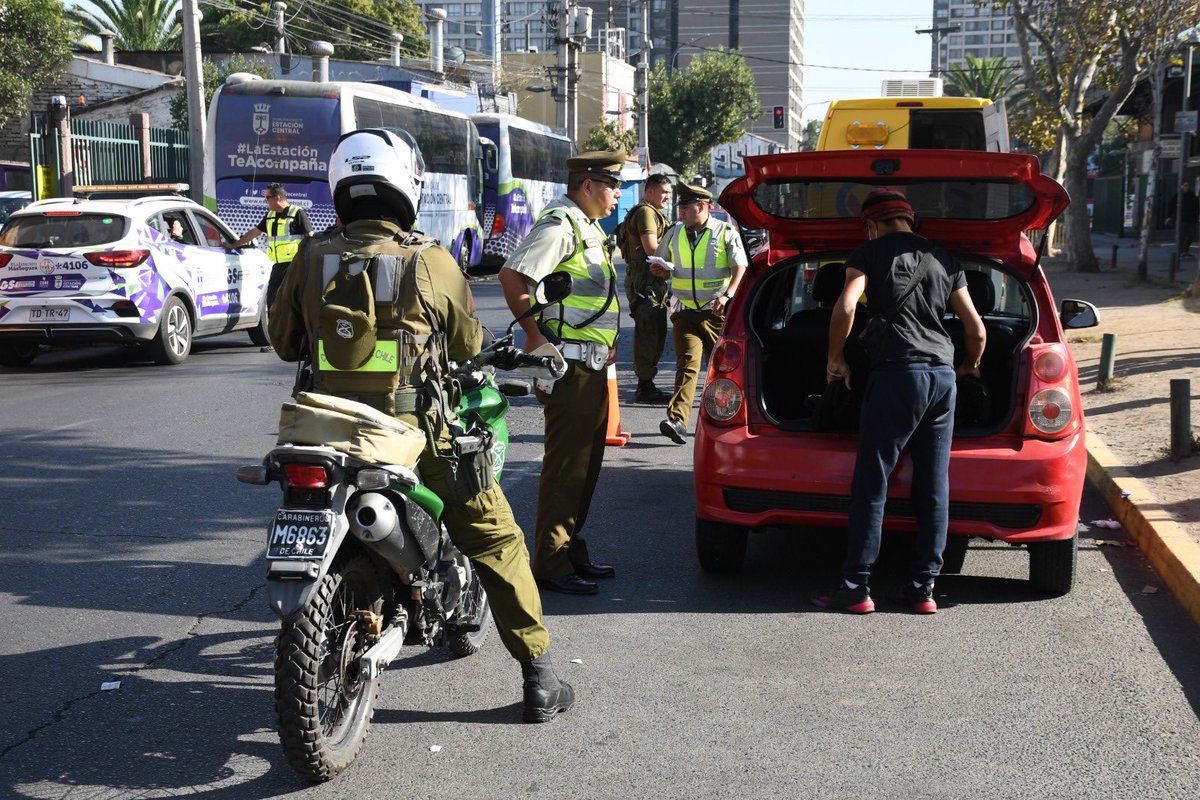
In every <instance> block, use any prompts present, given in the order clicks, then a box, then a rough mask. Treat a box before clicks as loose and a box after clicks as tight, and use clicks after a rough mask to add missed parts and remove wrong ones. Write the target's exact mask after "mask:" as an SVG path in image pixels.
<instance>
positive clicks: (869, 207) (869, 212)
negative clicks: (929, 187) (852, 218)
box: [862, 189, 916, 223]
mask: <svg viewBox="0 0 1200 800" xmlns="http://www.w3.org/2000/svg"><path fill="white" fill-rule="evenodd" d="M862 217H863V219H869V220H874V221H875V222H883V221H884V220H889V219H896V218H897V217H906V218H907V219H908V221H909V223H912V222H913V221H914V220H915V219H916V214H914V213H913V207H912V206H911V205H909V203H908V199H907V198H906V197H905V196H904V195H902V194H900V192H898V191H896V190H895V189H873V190H872V191H871V193H870V194H868V195H867V196H866V199H864V200H863V203H862Z"/></svg>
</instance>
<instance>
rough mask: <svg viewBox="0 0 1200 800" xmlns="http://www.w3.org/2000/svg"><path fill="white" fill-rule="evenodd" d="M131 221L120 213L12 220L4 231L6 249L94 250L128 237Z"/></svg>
mask: <svg viewBox="0 0 1200 800" xmlns="http://www.w3.org/2000/svg"><path fill="white" fill-rule="evenodd" d="M128 229H129V219H128V218H126V217H122V216H120V215H118V214H85V213H83V212H81V211H51V212H47V213H45V214H23V215H21V216H16V217H12V218H10V219H9V220H8V222H6V223H4V227H3V228H0V245H3V246H5V247H90V246H94V245H101V244H110V243H111V242H115V241H117V240H119V239H121V237H123V236H124V235H125V232H126V231H127V230H128Z"/></svg>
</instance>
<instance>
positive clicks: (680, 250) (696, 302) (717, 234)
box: [670, 222, 733, 309]
mask: <svg viewBox="0 0 1200 800" xmlns="http://www.w3.org/2000/svg"><path fill="white" fill-rule="evenodd" d="M678 227H679V231H678V232H677V233H676V234H675V238H674V239H673V240H672V241H671V245H670V247H671V250H672V251H673V252H672V255H673V256H674V259H673V261H674V264H675V271H674V272H673V273H672V274H671V293H672V294H674V295H675V296H676V297H677V298H679V302H680V303H682V304H683V307H684V308H691V309H699V308H704V307H705V306H707V305H709V304H710V303H712V302H713V301H714V300H716V299H717V297H718V296H720V295H722V294H724V293H725V290H726V289H728V288H729V281H730V280H732V278H733V270H732V269H731V268H730V266H729V252H728V250H726V248H725V237H726V229H727V228H728V225H727V224H726V223H724V222H719V223H717V225H716V227H713V228H710V227H705V229H704V233H702V234H700V238H699V239H698V240H697V241H696V246H695V247H692V246H691V244H689V243H688V235H687V226H686V225H683V224H680V225H679V226H678Z"/></svg>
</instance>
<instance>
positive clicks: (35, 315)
mask: <svg viewBox="0 0 1200 800" xmlns="http://www.w3.org/2000/svg"><path fill="white" fill-rule="evenodd" d="M70 319H71V309H70V308H67V307H65V306H60V307H57V308H55V307H45V308H31V309H29V321H30V322H67V321H68V320H70Z"/></svg>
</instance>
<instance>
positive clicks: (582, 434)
mask: <svg viewBox="0 0 1200 800" xmlns="http://www.w3.org/2000/svg"><path fill="white" fill-rule="evenodd" d="M570 364H571V366H570V370H569V371H568V372H567V374H566V377H564V378H561V379H559V380H558V381H556V382H555V383H554V391H553V392H551V393H550V394H546V393H545V392H543V391H542V390H541V389H538V390H537V398H538V400H540V401H541V403H542V406H543V410H544V411H545V416H546V435H545V444H546V454H545V457H544V458H543V459H542V478H541V482H540V483H539V485H538V508H537V536H536V538H535V540H534V547H533V574H534V575H535V576H537V577H538V578H558V577H561V576H563V575H569V574H571V573H572V572H574V571H575V567H576V566H580V565H583V564H587V563H588V562H589V561H591V557H590V556H589V555H588V548H587V541H586V540H584V538H583V536H582V535H581V534H580V531H582V530H583V524H584V522H586V521H587V515H588V509H589V508H590V507H591V504H592V493H593V492H595V490H596V481H597V480H598V479H599V478H600V466H601V464H602V463H603V461H604V436H605V433H606V432H607V427H608V376H607V371H606V370H603V369H601V370H598V371H592V370H589V369H588V368H587V367H584V366H582V365H580V364H579V363H578V362H570Z"/></svg>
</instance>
